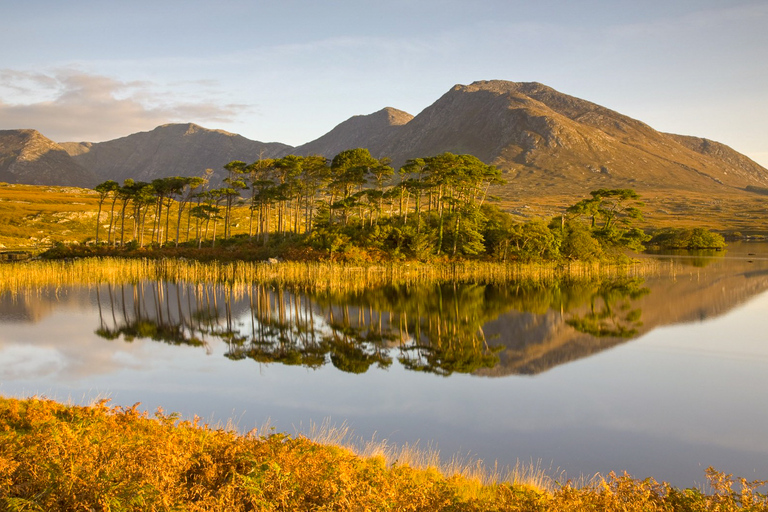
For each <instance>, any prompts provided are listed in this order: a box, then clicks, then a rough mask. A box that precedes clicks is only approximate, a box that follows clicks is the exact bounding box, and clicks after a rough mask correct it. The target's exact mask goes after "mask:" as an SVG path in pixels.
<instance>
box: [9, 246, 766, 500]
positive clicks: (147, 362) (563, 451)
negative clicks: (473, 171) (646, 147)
mask: <svg viewBox="0 0 768 512" xmlns="http://www.w3.org/2000/svg"><path fill="white" fill-rule="evenodd" d="M659 258H662V261H663V262H664V263H663V264H664V265H669V266H670V268H672V266H674V269H675V271H674V272H673V275H671V276H670V275H664V276H663V277H662V275H659V276H656V277H647V278H645V279H623V280H619V281H613V282H584V281H563V282H559V283H555V284H552V285H550V286H544V285H540V284H532V283H515V284H513V285H510V286H505V287H493V286H477V285H474V286H469V285H456V286H454V285H443V286H430V287H424V286H414V287H410V288H403V287H401V288H394V287H385V288H381V289H376V290H369V291H367V292H365V293H359V294H340V293H339V294H328V293H324V294H317V295H299V294H292V293H290V292H289V291H287V290H279V289H275V288H269V287H266V288H265V287H263V286H259V285H253V286H247V287H237V288H232V287H225V286H221V285H190V284H185V283H162V282H160V283H157V282H144V283H137V284H135V285H133V284H128V285H106V284H103V285H99V286H96V285H94V286H91V287H80V288H77V287H73V288H58V289H50V288H48V289H37V290H27V291H24V292H21V293H17V294H15V295H11V294H10V293H5V294H2V295H0V394H3V395H6V396H30V395H44V396H47V397H50V398H55V399H58V400H71V401H73V402H76V403H88V402H90V401H92V400H93V399H95V398H100V397H109V398H110V399H111V400H112V402H111V403H112V404H114V405H125V406H130V405H133V404H134V403H136V402H141V408H142V409H146V410H149V411H150V412H151V411H154V410H155V409H156V408H157V407H158V406H162V407H163V408H164V409H165V410H166V411H176V412H179V413H181V414H182V415H183V416H184V417H192V416H193V415H198V416H200V417H202V418H203V419H205V420H207V421H209V422H213V423H216V422H219V421H221V422H225V421H227V420H229V419H232V420H234V422H235V423H236V425H237V427H238V428H239V429H240V430H243V431H246V430H250V429H251V428H254V427H260V426H261V425H262V424H264V423H265V421H267V420H269V423H270V424H271V425H272V426H274V427H275V428H276V429H277V430H279V431H286V432H289V433H294V432H296V431H299V432H301V431H307V430H308V429H309V425H310V424H311V423H313V422H314V423H322V422H324V421H328V420H329V421H330V422H331V423H332V424H337V425H340V424H342V423H343V424H346V425H347V426H349V427H350V428H352V429H353V430H354V433H355V434H356V435H357V436H360V437H361V438H363V439H371V438H373V437H375V438H376V439H379V440H387V442H388V443H390V444H393V443H394V444H402V443H410V444H413V443H415V442H419V443H420V444H421V445H422V446H430V447H432V448H437V449H439V450H440V452H441V454H442V455H443V457H444V458H450V457H451V456H453V455H456V454H458V455H460V456H463V457H465V458H472V459H482V460H484V461H485V462H486V463H488V464H490V465H493V463H494V461H498V462H499V464H500V465H502V466H504V465H514V464H515V462H516V461H518V460H520V461H522V462H528V461H534V462H536V461H541V464H542V465H543V466H544V467H551V469H552V473H555V472H556V471H558V472H559V471H565V472H566V475H567V477H571V478H576V477H578V476H580V475H586V476H591V475H593V474H595V473H597V472H600V473H602V474H607V473H608V472H609V471H616V472H621V471H628V472H629V473H630V474H632V475H633V476H635V477H638V478H645V477H649V476H653V477H654V478H656V479H657V480H664V481H668V482H670V483H672V484H673V485H676V486H680V487H689V486H693V485H698V484H701V483H703V481H704V480H705V479H704V469H705V468H707V467H708V466H710V465H711V466H714V467H715V468H716V469H718V470H720V471H725V472H729V473H734V474H736V475H738V476H743V477H745V478H747V479H757V478H762V479H766V478H768V434H766V432H768V407H767V406H766V405H768V392H766V389H768V244H743V245H734V246H732V247H731V248H730V249H729V251H728V252H727V253H726V254H722V253H718V254H715V255H696V256H690V255H682V256H681V255H678V256H663V257H662V256H659ZM665 274H666V273H665Z"/></svg>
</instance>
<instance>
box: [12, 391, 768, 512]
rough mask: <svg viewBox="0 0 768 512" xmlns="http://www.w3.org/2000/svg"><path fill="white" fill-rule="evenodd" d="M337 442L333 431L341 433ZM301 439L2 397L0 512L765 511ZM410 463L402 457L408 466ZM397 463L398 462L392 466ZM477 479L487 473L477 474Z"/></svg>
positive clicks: (699, 494) (757, 502)
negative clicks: (172, 511)
mask: <svg viewBox="0 0 768 512" xmlns="http://www.w3.org/2000/svg"><path fill="white" fill-rule="evenodd" d="M342 435H343V433H342ZM336 436H337V434H336V433H334V432H330V433H329V434H327V435H326V440H325V441H326V442H325V443H319V442H317V441H313V440H310V439H309V438H307V437H304V436H295V437H291V436H287V435H285V434H275V433H269V432H261V431H251V432H250V433H247V434H238V433H237V432H235V431H234V430H232V429H231V428H222V427H211V426H208V425H204V424H201V423H200V422H199V421H198V420H197V419H193V420H191V421H181V420H179V418H178V417H177V416H176V415H174V414H170V415H169V414H164V413H163V412H162V411H158V412H157V413H156V414H155V416H154V417H153V418H150V417H148V416H147V415H146V414H145V413H142V412H139V411H138V410H137V408H136V406H134V407H131V408H117V407H116V408H112V407H108V406H107V405H106V404H105V403H104V402H100V403H97V404H94V405H92V406H89V407H80V406H66V405H63V404H60V403H57V402H53V401H50V400H41V399H37V398H32V399H26V400H17V399H8V398H0V440H2V442H1V443H0V507H1V508H2V509H3V510H19V511H20V510H35V511H40V510H65V511H69V510H227V511H239V510H265V511H266V510H350V511H353V510H354V511H357V510H460V511H488V510H495V511H522V510H525V511H545V510H558V511H572V510H573V511H576V510H603V511H636V510H637V511H670V510H690V511H699V510H718V511H732V510H751V511H763V510H768V496H766V495H765V494H761V493H760V492H759V490H760V485H762V484H764V483H763V482H746V481H744V480H741V482H740V484H741V485H739V486H737V487H738V488H736V489H734V481H733V479H732V478H731V477H730V475H725V474H722V473H718V472H716V471H714V470H711V469H710V470H707V476H708V479H709V483H710V489H708V490H707V491H702V490H699V489H685V490H681V489H677V488H674V487H671V486H670V485H668V484H665V483H657V482H656V481H655V480H653V479H646V480H636V479H634V478H632V477H631V476H629V475H626V474H625V475H622V476H616V475H614V474H610V475H608V476H606V477H601V476H599V475H596V476H594V477H592V478H589V479H586V480H583V481H581V482H579V483H573V482H571V481H566V482H556V481H555V480H554V479H553V478H551V477H548V476H547V475H546V474H545V473H543V472H542V471H541V470H539V469H537V468H536V466H532V467H531V469H530V470H527V469H525V470H523V471H520V470H519V469H518V471H517V472H516V471H514V470H513V471H510V472H506V473H500V472H498V471H495V472H494V471H491V472H488V471H487V470H485V468H483V467H482V465H481V464H472V463H470V464H465V465H461V464H458V465H453V466H450V465H448V466H440V465H438V464H436V462H435V459H434V457H433V456H432V455H430V454H429V453H427V454H426V455H424V456H421V457H419V456H418V454H417V453H416V452H417V450H412V449H411V450H407V449H406V450H405V452H404V451H403V450H399V451H398V450H396V451H391V450H389V451H388V450H387V449H386V446H385V445H381V444H380V445H379V449H377V448H376V447H375V446H373V447H371V446H369V447H368V451H367V452H365V453H356V452H355V450H354V449H351V448H349V447H344V446H341V445H339V444H336V441H337V439H335V437H336ZM409 453H410V455H409ZM393 457H401V458H393ZM484 475H485V476H484Z"/></svg>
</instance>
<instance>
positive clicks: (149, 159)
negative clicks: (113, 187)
mask: <svg viewBox="0 0 768 512" xmlns="http://www.w3.org/2000/svg"><path fill="white" fill-rule="evenodd" d="M62 146H63V147H64V148H65V149H66V150H67V151H68V152H69V154H70V155H71V156H72V159H73V160H74V161H75V162H76V163H78V164H79V165H81V166H82V167H84V168H86V169H89V170H91V171H92V172H93V173H94V174H95V175H96V177H97V178H98V181H104V180H107V179H112V180H115V181H118V182H121V183H122V181H123V180H125V179H126V178H133V179H135V180H141V181H152V180H153V179H155V178H161V177H167V176H201V175H202V174H203V173H204V172H205V170H206V169H213V170H214V171H215V172H216V173H217V174H218V176H219V177H223V172H224V171H223V169H222V168H223V167H224V165H225V164H227V163H228V162H231V161H232V160H244V161H246V162H253V161H255V160H257V159H258V158H259V156H260V155H261V156H263V157H264V158H271V157H274V156H280V155H283V154H285V153H287V152H289V150H290V149H291V147H290V146H287V145H285V144H280V143H264V142H258V141H253V140H250V139H246V138H245V137H243V136H241V135H236V134H234V133H229V132H225V131H223V130H209V129H206V128H203V127H201V126H198V125H196V124H193V123H189V124H167V125H163V126H159V127H157V128H155V129H154V130H152V131H149V132H140V133H134V134H133V135H129V136H127V137H123V138H120V139H115V140H110V141H107V142H98V143H88V142H81V143H75V142H68V143H63V144H62Z"/></svg>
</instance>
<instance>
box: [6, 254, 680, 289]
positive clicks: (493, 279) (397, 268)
mask: <svg viewBox="0 0 768 512" xmlns="http://www.w3.org/2000/svg"><path fill="white" fill-rule="evenodd" d="M675 268H676V267H675V266H674V263H671V262H666V263H662V262H658V261H655V260H651V259H647V258H646V259H642V260H640V261H636V262H628V263H625V264H605V263H599V262H594V263H582V262H575V263H571V264H568V265H562V264H558V263H554V262H547V263H530V264H503V263H491V262H464V263H445V264H421V263H411V264H389V265H349V264H339V263H328V262H281V263H277V264H270V263H268V262H252V261H251V262H249V261H233V262H207V263H203V262H199V261H192V260H182V259H162V260H150V259H121V258H83V259H75V260H39V261H25V262H16V263H7V264H0V292H2V291H7V292H11V293H15V292H17V291H19V290H22V289H35V288H39V287H42V286H63V285H88V284H98V283H112V284H122V283H131V282H138V281H142V280H146V279H151V280H155V279H160V280H165V281H172V282H178V281H184V282H188V283H202V282H210V283H226V284H230V285H241V284H251V283H262V284H276V285H282V286H287V287H290V288H293V289H297V290H303V291H335V290H343V291H354V290H364V289H366V288H370V287H374V286H380V285H385V284H413V283H425V282H429V283H441V282H472V283H482V284H490V283H507V282H511V281H515V280H535V281H538V282H547V281H548V280H554V279H557V278H559V277H562V276H569V277H574V278H611V277H624V276H630V277H634V276H644V275H650V274H658V273H661V272H670V271H674V269H675Z"/></svg>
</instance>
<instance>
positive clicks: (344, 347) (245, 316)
mask: <svg viewBox="0 0 768 512" xmlns="http://www.w3.org/2000/svg"><path fill="white" fill-rule="evenodd" d="M104 292H106V293H104ZM96 293H97V302H98V306H99V327H98V328H97V329H96V334H97V335H99V336H101V337H103V338H105V339H110V340H114V339H118V338H121V337H122V339H124V340H125V341H128V342H130V341H132V340H134V339H142V338H145V339H151V340H154V341H160V342H163V343H168V344H172V345H188V346H195V347H198V346H202V347H205V348H206V349H207V350H208V351H210V350H211V346H212V342H213V340H218V341H219V342H224V343H226V346H227V350H226V352H225V354H224V355H225V356H226V357H227V358H229V359H231V360H233V361H238V360H246V359H250V360H253V361H255V362H258V363H263V364H270V363H280V364H285V365H301V366H305V367H307V368H312V369H317V368H320V367H323V366H325V365H327V364H329V363H330V364H331V365H332V366H334V367H335V368H337V369H339V370H341V371H344V372H348V373H355V374H359V373H365V372H367V371H368V370H369V369H370V368H371V367H374V366H375V367H377V368H380V369H386V368H388V367H390V366H391V365H392V363H393V360H394V359H395V358H396V359H397V360H398V361H399V363H400V364H401V365H402V366H403V367H404V368H406V369H407V370H411V371H420V372H428V373H433V374H437V375H443V376H447V375H451V374H454V373H473V372H476V371H477V370H480V369H483V368H486V369H491V368H493V367H495V366H496V365H497V364H498V363H499V361H500V360H499V352H500V351H501V350H502V349H503V348H504V345H503V344H501V343H500V342H499V340H498V339H488V338H487V337H486V334H485V331H484V330H483V326H484V325H486V324H487V323H489V322H491V321H493V320H495V319H497V318H499V317H500V315H502V314H504V313H506V312H509V311H511V310H517V311H521V312H523V311H526V312H527V311H530V312H533V313H538V312H547V311H548V310H551V309H559V310H560V311H561V312H562V313H563V316H564V318H565V322H566V323H567V325H569V326H571V327H573V328H574V329H576V330H577V331H580V332H583V333H587V334H591V335H593V336H595V337H603V336H618V337H628V336H633V335H634V334H636V333H637V329H638V328H639V326H641V325H642V323H641V321H640V317H641V311H640V309H639V308H633V307H632V302H633V301H634V300H636V299H638V298H639V297H642V296H643V295H644V294H646V293H648V289H647V288H643V287H642V281H641V280H637V279H636V280H631V279H630V280H619V281H610V282H591V281H578V282H564V281H563V282H556V283H553V284H552V285H551V286H543V285H541V283H515V284H513V285H509V286H503V287H501V286H492V285H483V284H469V285H468V284H458V283H443V284H417V285H410V286H404V285H403V286H385V287H380V288H375V289H368V290H365V291H362V292H323V293H316V294H301V293H297V292H294V291H291V290H288V289H285V288H281V287H274V286H265V285H260V284H253V285H248V286H232V285H227V284H210V283H207V284H202V283H201V284H183V283H172V284H171V283H165V282H142V283H135V284H129V285H122V286H117V287H113V286H111V285H103V286H102V287H99V288H97V292H96ZM106 308H108V309H107V311H106V314H105V311H104V309H106ZM110 318H111V320H110Z"/></svg>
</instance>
